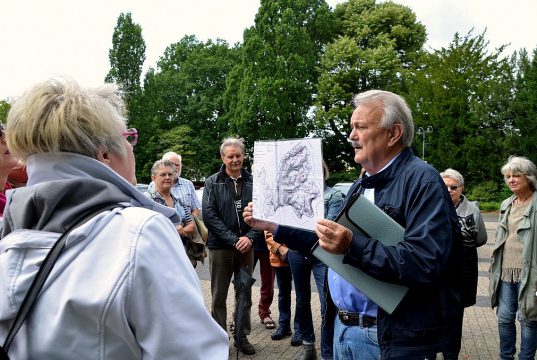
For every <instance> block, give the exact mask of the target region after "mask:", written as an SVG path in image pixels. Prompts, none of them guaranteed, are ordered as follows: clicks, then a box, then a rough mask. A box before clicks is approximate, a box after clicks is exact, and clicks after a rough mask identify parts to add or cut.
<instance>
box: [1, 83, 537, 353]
mask: <svg viewBox="0 0 537 360" xmlns="http://www.w3.org/2000/svg"><path fill="white" fill-rule="evenodd" d="M353 103H354V106H355V110H354V112H353V113H352V116H351V119H350V134H349V142H350V144H351V146H352V149H353V151H354V160H355V162H356V163H357V164H359V165H361V167H362V169H363V174H361V175H360V176H359V177H358V179H357V180H356V181H355V182H354V184H353V186H352V187H351V189H350V190H349V192H348V194H346V195H344V194H342V193H341V192H340V191H339V190H336V189H333V188H331V187H328V186H325V189H324V196H323V198H324V213H325V218H324V219H318V220H317V225H316V229H315V232H311V231H306V230H302V229H299V228H296V227H291V226H286V225H283V224H277V223H273V222H269V221H266V220H261V219H256V218H255V217H254V216H253V213H254V211H253V209H254V207H255V206H256V204H255V203H252V193H253V177H252V174H250V173H249V172H248V171H247V170H246V169H245V167H244V155H245V145H244V142H243V140H242V139H240V138H236V137H230V138H226V139H224V140H223V142H222V144H221V147H220V156H221V160H222V165H221V167H220V169H219V170H218V171H217V172H216V173H215V174H213V175H211V176H209V177H208V178H207V179H206V181H205V184H204V191H203V199H202V201H201V204H200V202H199V200H198V198H197V196H196V193H195V188H194V185H193V183H192V182H191V181H189V180H188V179H185V178H182V177H181V168H182V158H181V156H180V155H179V154H177V153H175V152H168V153H165V154H164V155H163V156H162V158H160V159H158V160H156V161H155V162H154V164H153V166H152V168H151V180H152V182H151V184H150V185H149V187H148V189H147V191H146V192H145V193H141V192H140V191H138V190H137V189H136V188H135V187H134V186H133V185H135V183H136V179H135V175H134V169H135V158H134V153H133V146H134V145H136V142H137V139H138V135H139V134H138V132H137V131H136V129H129V128H127V125H126V124H127V120H126V117H125V107H124V103H123V101H122V99H121V98H120V96H119V95H118V89H117V87H116V86H115V85H112V84H107V85H103V86H101V87H98V88H82V87H80V86H79V85H78V84H77V83H76V82H75V81H74V80H72V79H69V78H65V77H58V78H54V79H51V80H48V81H46V82H43V83H39V84H37V85H36V86H35V87H33V88H31V89H30V90H28V91H27V92H26V93H25V94H24V95H23V96H21V97H20V98H18V99H16V100H15V101H14V102H13V104H12V106H11V110H10V112H9V114H8V119H7V126H6V127H4V126H3V125H1V126H0V150H2V154H3V155H2V157H0V194H1V195H0V213H1V214H0V215H1V216H2V238H1V240H0V287H1V288H2V292H1V295H0V340H1V341H3V342H2V344H3V346H2V349H1V351H0V353H1V352H5V353H7V354H9V356H10V358H12V359H27V358H54V359H71V358H81V359H83V358H87V359H94V358H101V359H138V358H140V359H141V358H154V359H168V358H169V359H171V358H174V359H175V358H185V359H202V358H203V359H205V358H207V359H227V358H228V356H229V346H230V340H231V338H232V340H233V344H232V346H235V347H236V348H237V353H239V352H240V353H242V354H245V355H253V354H255V353H256V348H255V344H252V343H251V342H250V340H249V339H248V336H249V334H250V333H251V330H252V320H251V312H252V309H251V308H252V294H251V287H250V286H245V287H244V288H243V289H242V290H240V291H239V290H237V289H239V287H238V284H239V283H241V282H244V281H251V280H252V279H251V276H252V273H253V269H254V267H255V266H256V265H257V264H259V267H260V275H261V279H260V283H261V284H260V300H259V304H258V306H257V308H258V309H257V314H258V316H259V321H260V322H261V323H262V324H263V326H264V327H265V328H266V329H269V330H271V331H272V333H271V338H272V340H274V341H275V342H277V341H281V340H283V339H286V338H290V342H291V345H293V346H301V347H302V350H301V353H300V355H299V357H298V358H297V359H299V360H311V359H317V358H318V356H320V358H321V359H325V360H328V359H336V360H344V359H345V360H346V359H379V358H381V359H435V358H436V356H437V354H439V353H441V354H442V355H443V358H444V359H457V358H458V356H459V353H460V350H461V338H462V324H463V317H464V308H465V307H469V306H472V305H474V304H475V303H476V292H477V278H478V270H477V264H478V256H477V248H478V247H479V246H482V245H484V244H485V243H487V232H486V229H485V225H484V221H483V217H482V216H481V213H480V211H479V207H478V204H477V203H476V202H473V201H470V200H469V199H468V198H467V197H466V196H465V195H464V194H463V193H464V189H465V187H464V186H465V184H464V178H463V176H462V174H460V173H459V172H458V171H456V170H454V169H446V170H445V171H443V172H441V173H439V172H438V171H437V170H435V169H434V168H433V167H432V166H431V165H429V164H427V163H425V162H424V161H422V160H421V159H419V158H418V157H416V156H414V154H413V153H412V151H411V149H410V146H411V144H412V140H413V136H414V124H413V120H412V114H411V111H410V109H409V107H408V105H407V104H406V102H405V100H404V99H403V98H402V97H400V96H399V95H397V94H394V93H391V92H387V91H380V90H371V91H367V92H364V93H360V94H358V95H356V96H355V97H354V99H353ZM21 163H22V164H24V166H25V169H26V170H27V174H28V178H27V183H26V184H25V185H26V186H20V187H15V186H12V185H11V184H10V182H8V176H9V174H10V172H12V171H13V169H15V168H17V167H19V168H20V167H21ZM323 169H324V176H325V181H326V180H327V179H328V176H329V170H328V167H327V166H326V163H323ZM501 173H502V175H503V177H504V179H505V183H506V185H507V186H508V187H509V189H510V190H511V191H512V193H513V195H512V196H510V197H509V198H508V199H506V200H505V201H504V202H503V203H502V204H501V207H500V211H499V221H498V226H497V229H496V234H495V244H494V250H493V254H492V259H491V271H490V295H491V306H492V307H493V308H495V309H496V313H497V319H498V331H499V340H500V353H499V357H500V358H501V359H514V356H515V354H516V353H517V349H516V344H517V334H516V324H515V319H518V320H519V322H520V330H521V339H520V342H519V343H520V349H519V351H518V357H519V359H533V358H534V357H535V352H536V348H537V304H536V302H537V296H536V290H537V288H536V287H535V284H536V283H537V263H536V262H537V260H536V259H537V256H536V254H537V246H535V245H534V244H535V243H536V241H537V232H536V222H537V212H536V207H537V197H535V198H534V197H533V194H534V192H535V191H536V188H537V169H536V167H535V165H534V164H533V163H532V162H531V161H530V160H529V159H527V158H525V157H518V156H512V157H510V158H509V159H508V161H507V162H506V164H505V165H504V166H503V167H502V169H501ZM14 185H16V186H18V185H21V184H14ZM357 196H363V197H365V198H366V199H368V200H369V201H371V202H372V203H374V204H375V205H376V206H378V207H379V208H380V209H382V210H383V211H384V212H385V213H386V214H387V215H388V216H389V217H391V218H392V219H393V220H395V221H396V222H397V223H398V224H400V225H401V226H402V227H403V228H404V238H403V239H402V240H401V241H400V242H399V243H397V245H385V244H383V243H382V242H381V241H378V240H377V239H373V238H370V237H368V236H365V235H364V234H360V233H353V232H352V231H351V230H350V229H348V228H347V227H345V226H343V225H341V224H339V223H338V222H337V221H336V219H337V216H338V214H339V213H340V212H341V211H342V210H343V209H345V208H346V207H347V206H349V204H350V203H351V202H352V201H353V199H355V198H356V197H357ZM4 207H5V209H4ZM200 217H201V218H202V219H203V224H204V226H205V227H206V228H207V230H208V236H207V240H206V242H205V241H204V240H203V239H202V236H201V233H202V231H201V229H200V227H199V226H200V225H199V224H200V222H201V220H200ZM317 242H318V246H320V247H321V248H322V249H323V250H325V251H326V252H328V253H331V254H336V255H339V256H342V257H343V262H344V263H346V264H349V265H350V266H353V267H356V268H358V269H360V270H362V271H363V272H365V273H366V274H368V275H370V276H372V277H374V278H376V279H378V280H381V281H385V282H389V283H393V284H398V285H402V286H405V287H406V288H408V291H407V293H406V295H405V296H404V297H403V299H402V301H401V302H400V303H399V304H398V306H397V307H396V309H395V310H394V311H393V312H388V311H386V310H385V309H383V308H382V307H379V306H378V305H377V304H376V303H375V302H373V301H372V300H371V299H369V298H368V296H367V295H366V294H365V293H364V292H363V291H361V290H360V289H358V288H356V287H354V286H353V285H351V284H350V283H349V282H347V280H345V278H344V277H342V276H341V275H340V274H338V273H337V272H336V271H334V270H333V269H332V268H329V267H327V266H326V265H325V264H324V263H323V262H321V261H320V260H319V259H317V258H316V257H315V256H313V254H312V252H311V249H312V247H313V245H315V244H316V243H317ZM51 254H52V255H51ZM54 254H55V255H54ZM207 254H208V260H209V271H210V292H211V303H210V306H209V309H207V308H206V307H205V304H204V301H203V294H202V290H201V286H200V281H199V278H198V276H197V274H196V272H195V270H194V268H195V267H196V266H197V263H198V262H203V261H204V260H205V257H206V256H207ZM54 256H55V257H54ZM50 258H54V260H50ZM42 263H43V264H45V265H46V266H45V265H41V264H42ZM49 264H51V265H50V266H49ZM312 275H313V278H314V280H315V285H316V287H317V293H318V296H319V302H320V305H321V306H320V315H321V317H322V324H321V328H320V329H315V327H314V325H313V320H312V319H313V314H312V306H311V296H312V290H311V285H310V284H311V282H310V279H311V277H312ZM34 278H36V279H38V280H36V281H34ZM232 280H233V283H234V284H235V289H236V291H235V293H234V297H235V303H236V304H237V306H236V307H235V310H234V314H233V315H232V318H233V321H232V322H231V324H229V327H228V323H227V319H228V313H227V302H228V292H229V288H230V285H231V282H232ZM275 281H276V283H277V288H278V301H277V306H278V313H279V317H278V319H277V322H276V321H274V319H273V318H272V316H271V314H272V313H271V309H270V308H271V306H272V303H273V297H274V289H275V286H274V283H275ZM250 284H251V283H250ZM293 285H294V288H295V296H296V298H295V309H294V318H293V316H292V313H293V309H292V308H291V304H292V299H291V296H292V287H293ZM316 330H317V334H318V335H320V339H321V341H320V343H321V348H320V355H318V354H317V350H316V348H315V340H316ZM319 330H320V331H319ZM3 339H6V340H5V341H4V340H3ZM275 344H278V343H275Z"/></svg>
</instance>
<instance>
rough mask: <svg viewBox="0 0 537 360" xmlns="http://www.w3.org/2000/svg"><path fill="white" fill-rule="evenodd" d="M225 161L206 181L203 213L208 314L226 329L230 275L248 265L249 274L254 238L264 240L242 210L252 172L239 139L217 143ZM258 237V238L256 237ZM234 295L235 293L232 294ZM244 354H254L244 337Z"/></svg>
mask: <svg viewBox="0 0 537 360" xmlns="http://www.w3.org/2000/svg"><path fill="white" fill-rule="evenodd" d="M220 155H221V157H222V162H223V163H224V164H223V165H222V167H221V168H220V171H219V172H217V173H216V174H213V175H211V176H210V177H209V178H207V180H206V181H205V187H204V190H203V200H202V214H203V221H204V222H205V226H207V229H208V230H209V237H208V240H207V247H208V248H209V264H210V273H211V297H212V305H211V314H212V316H213V318H214V319H215V320H216V322H217V323H218V324H220V326H221V327H222V328H223V329H224V330H227V326H226V319H227V311H226V300H227V295H228V289H229V285H230V282H231V277H232V276H233V277H234V278H235V279H236V278H237V274H238V273H239V270H240V268H241V267H242V266H244V265H248V267H247V269H248V272H249V274H250V275H251V274H252V269H253V262H254V253H253V247H252V244H253V242H254V241H264V235H263V232H262V231H259V230H254V229H252V228H250V226H249V225H247V224H246V223H245V222H244V219H243V217H242V210H243V208H244V207H245V206H246V204H248V202H249V201H252V191H253V188H252V180H253V179H252V175H251V174H250V173H249V172H247V171H246V170H244V169H243V161H244V144H243V142H242V140H241V139H236V138H228V139H225V140H224V142H223V143H222V145H221V147H220ZM256 239H257V240H256ZM235 295H237V294H235ZM251 307H252V294H251V292H249V293H248V294H247V304H246V309H245V310H246V314H247V316H246V321H245V323H244V324H243V329H244V333H245V334H246V335H248V334H249V333H250V330H251V317H250V315H251V314H250V310H251ZM239 343H241V346H240V347H239V349H238V350H240V351H241V352H242V353H243V354H247V355H252V354H255V349H254V347H253V346H252V345H251V344H250V342H249V341H248V340H247V339H246V338H244V339H240V341H239Z"/></svg>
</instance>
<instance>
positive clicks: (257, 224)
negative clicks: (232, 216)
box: [242, 202, 276, 234]
mask: <svg viewBox="0 0 537 360" xmlns="http://www.w3.org/2000/svg"><path fill="white" fill-rule="evenodd" d="M252 213H253V203H252V202H249V203H248V205H247V206H246V207H245V208H244V211H243V213H242V217H243V218H244V222H245V223H247V224H248V225H249V226H250V227H251V228H252V229H256V230H265V231H268V232H271V233H273V234H274V232H275V231H276V224H274V223H273V222H270V221H266V220H258V219H254V217H253V216H252Z"/></svg>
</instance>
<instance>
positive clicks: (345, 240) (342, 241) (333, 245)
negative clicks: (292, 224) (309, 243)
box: [315, 219, 352, 254]
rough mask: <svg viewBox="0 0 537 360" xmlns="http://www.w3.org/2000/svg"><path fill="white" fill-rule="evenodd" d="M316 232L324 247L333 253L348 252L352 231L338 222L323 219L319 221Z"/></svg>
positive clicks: (320, 243)
mask: <svg viewBox="0 0 537 360" xmlns="http://www.w3.org/2000/svg"><path fill="white" fill-rule="evenodd" d="M315 232H316V233H317V236H318V237H319V245H320V246H321V248H322V249H324V250H326V251H327V252H329V253H332V254H346V253H347V252H348V251H349V247H350V245H351V241H352V231H350V230H349V229H347V228H346V227H345V226H343V225H339V224H338V223H336V222H333V221H330V220H326V219H321V220H318V221H317V227H316V228H315Z"/></svg>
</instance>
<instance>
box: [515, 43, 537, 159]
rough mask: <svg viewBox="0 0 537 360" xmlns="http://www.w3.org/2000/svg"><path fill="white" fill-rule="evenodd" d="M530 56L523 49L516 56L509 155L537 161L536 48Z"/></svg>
mask: <svg viewBox="0 0 537 360" xmlns="http://www.w3.org/2000/svg"><path fill="white" fill-rule="evenodd" d="M532 56H533V57H532V58H529V57H528V54H527V52H526V51H525V50H522V51H521V52H520V53H519V56H518V62H517V65H518V72H517V78H516V93H515V101H514V102H513V117H514V120H515V129H516V132H515V136H514V137H513V146H512V147H511V149H512V150H511V151H512V152H511V155H520V156H526V157H528V158H529V159H530V160H532V161H533V162H534V163H536V162H537V48H535V49H534V50H533V54H532Z"/></svg>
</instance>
